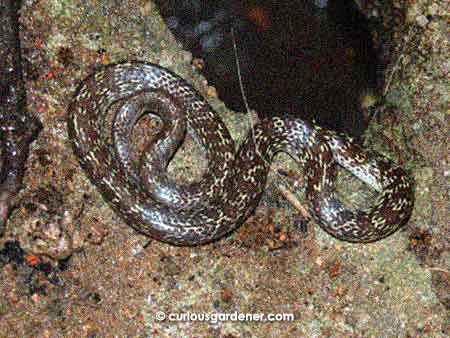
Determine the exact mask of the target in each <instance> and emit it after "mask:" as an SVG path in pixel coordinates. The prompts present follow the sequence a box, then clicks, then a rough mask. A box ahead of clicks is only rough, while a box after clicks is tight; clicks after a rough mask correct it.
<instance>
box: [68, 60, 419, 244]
mask: <svg viewBox="0 0 450 338" xmlns="http://www.w3.org/2000/svg"><path fill="white" fill-rule="evenodd" d="M149 111H150V112H152V114H155V115H157V116H158V118H159V119H160V120H161V121H162V127H161V128H160V131H159V134H158V137H157V138H156V140H152V141H149V142H147V144H145V150H144V151H143V152H142V154H141V157H140V160H139V161H134V160H133V156H132V155H131V153H132V148H133V145H132V144H131V134H132V131H133V128H134V126H135V125H136V123H137V122H138V120H139V119H140V118H141V117H142V116H143V115H144V114H145V113H146V112H149ZM68 130H69V136H70V138H71V140H72V143H73V148H74V151H75V153H76V155H77V156H78V158H79V161H80V164H81V166H82V168H83V169H84V170H85V172H86V173H87V176H88V177H89V178H90V180H91V181H92V182H93V184H94V185H96V187H97V188H98V189H99V190H100V192H101V193H102V195H103V197H104V198H105V200H106V201H107V202H108V203H109V204H110V205H111V207H112V208H113V209H114V210H115V211H116V212H117V213H118V214H120V215H121V217H122V218H123V219H124V220H125V221H126V222H127V223H128V224H129V225H130V226H132V227H133V228H135V229H136V230H138V231H139V232H141V233H144V234H146V235H149V236H151V237H153V238H155V239H158V240H160V241H164V242H168V243H171V244H175V245H197V244H202V243H207V242H210V241H213V240H216V239H218V238H220V237H222V236H224V235H225V234H227V233H229V232H231V231H232V230H234V229H236V228H237V227H238V226H239V225H241V224H242V223H243V222H244V221H245V219H246V218H248V217H249V216H250V214H251V213H252V212H253V210H254V209H255V208H256V206H257V205H258V202H259V200H260V198H261V195H262V193H263V192H264V188H265V182H266V178H267V174H268V172H269V169H270V168H269V166H270V162H271V161H272V158H273V157H274V156H275V155H276V154H277V153H279V152H285V153H287V154H288V155H290V156H291V157H292V158H293V159H294V160H296V162H298V163H299V165H301V166H303V168H304V174H305V182H306V190H305V191H306V200H307V203H308V206H309V208H310V210H311V214H312V217H313V218H314V219H315V221H316V222H317V223H318V224H319V225H320V226H321V227H322V229H324V230H325V231H326V232H328V233H329V234H331V235H333V236H335V237H336V238H338V239H342V240H345V241H350V242H371V241H377V240H380V239H382V238H385V237H386V236H388V235H390V234H392V233H393V232H395V231H396V230H397V229H399V228H400V227H401V226H402V225H404V224H405V223H406V221H407V220H408V218H409V217H410V215H411V211H412V207H413V189H412V179H411V178H410V177H408V175H407V174H406V173H405V171H404V170H403V169H401V168H400V167H398V166H395V165H394V164H393V163H391V162H390V161H388V160H387V159H385V158H383V157H381V156H380V155H376V154H372V153H369V152H368V151H366V150H364V149H363V148H361V147H360V146H359V145H357V144H355V143H354V142H353V141H352V139H351V138H349V137H347V136H345V135H340V134H337V133H335V132H333V131H329V130H325V129H322V128H321V127H319V126H317V125H315V124H314V123H310V122H307V121H304V120H302V119H299V118H296V117H292V116H289V115H283V116H278V117H272V118H267V119H263V120H261V121H259V122H258V123H257V124H256V125H255V126H254V129H253V133H249V134H248V136H247V137H246V138H245V139H244V141H243V142H242V144H241V145H240V147H239V148H238V149H237V151H236V149H235V143H234V141H233V139H232V138H231V136H230V134H229V131H228V129H227V127H226V126H225V124H224V123H223V121H222V120H221V119H220V118H219V117H218V115H217V113H216V112H214V111H213V110H212V108H211V107H210V106H209V104H208V103H207V102H206V100H205V99H204V98H203V97H202V96H200V95H199V94H198V93H197V92H196V91H195V90H194V89H193V88H192V87H191V85H189V84H188V83H187V82H186V81H185V80H183V79H182V78H180V77H179V76H177V75H176V74H174V73H172V72H171V71H169V70H167V69H165V68H162V67H160V66H157V65H154V64H150V63H143V62H126V63H120V64H115V65H111V66H107V67H103V68H101V69H98V70H97V71H95V72H94V73H93V74H91V75H90V76H88V77H87V78H86V79H85V80H83V81H82V82H81V84H80V86H79V87H78V89H77V91H76V94H75V96H74V98H73V100H72V102H71V104H70V106H69V118H68ZM186 130H187V131H188V132H192V133H193V135H194V137H195V139H196V140H197V141H198V142H199V143H200V144H201V146H202V147H203V149H204V151H205V156H206V159H207V161H208V168H207V169H206V171H205V173H204V174H203V176H202V178H201V179H200V180H199V181H198V182H195V183H192V184H186V185H179V184H176V183H175V182H174V181H173V180H172V179H171V178H170V177H169V176H168V174H167V171H166V169H167V165H168V163H169V161H170V158H171V157H172V156H173V154H174V153H175V152H176V150H177V148H178V147H179V145H180V143H181V142H182V141H183V138H184V135H185V132H186ZM136 162H138V164H136ZM338 166H341V167H343V168H344V169H346V170H348V171H350V172H351V173H352V174H354V175H355V176H356V177H358V178H359V179H361V180H362V181H364V182H365V183H366V184H368V185H369V186H370V187H371V188H373V189H374V190H376V191H377V192H378V197H377V199H376V201H375V202H374V204H373V205H372V206H370V207H368V208H367V209H364V210H352V209H350V208H347V207H346V206H344V204H343V203H342V202H341V201H340V200H339V198H338V196H337V194H336V192H335V180H336V171H337V167H338Z"/></svg>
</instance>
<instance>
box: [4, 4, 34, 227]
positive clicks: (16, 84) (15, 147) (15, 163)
mask: <svg viewBox="0 0 450 338" xmlns="http://www.w3.org/2000/svg"><path fill="white" fill-rule="evenodd" d="M21 4H22V1H19V0H0V235H1V234H2V233H3V231H4V229H5V225H6V221H7V218H8V216H9V214H10V211H11V209H12V208H13V207H14V205H15V204H16V202H17V200H18V192H19V190H20V188H21V187H22V181H23V177H24V174H25V163H26V161H27V158H28V153H29V150H30V149H29V147H30V144H31V143H32V142H33V141H34V140H35V139H36V138H37V136H38V134H39V132H40V131H41V129H42V124H41V122H40V121H39V119H38V118H37V117H36V116H35V115H34V114H33V113H32V112H30V111H27V109H26V91H25V84H24V80H23V74H22V73H23V72H22V53H21V49H20V39H19V27H20V23H19V10H20V7H21Z"/></svg>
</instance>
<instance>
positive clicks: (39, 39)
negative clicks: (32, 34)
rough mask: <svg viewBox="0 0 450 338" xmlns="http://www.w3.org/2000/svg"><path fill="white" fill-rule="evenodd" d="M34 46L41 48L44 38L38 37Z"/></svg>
mask: <svg viewBox="0 0 450 338" xmlns="http://www.w3.org/2000/svg"><path fill="white" fill-rule="evenodd" d="M34 47H36V48H37V49H41V47H42V40H41V38H39V37H38V38H36V40H35V41H34Z"/></svg>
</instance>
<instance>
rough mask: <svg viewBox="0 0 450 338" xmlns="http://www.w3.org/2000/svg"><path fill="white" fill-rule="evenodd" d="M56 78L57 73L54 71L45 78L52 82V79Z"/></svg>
mask: <svg viewBox="0 0 450 338" xmlns="http://www.w3.org/2000/svg"><path fill="white" fill-rule="evenodd" d="M54 77H55V73H53V71H51V70H50V71H49V72H48V73H47V74H46V75H45V78H46V79H47V80H51V79H53V78H54Z"/></svg>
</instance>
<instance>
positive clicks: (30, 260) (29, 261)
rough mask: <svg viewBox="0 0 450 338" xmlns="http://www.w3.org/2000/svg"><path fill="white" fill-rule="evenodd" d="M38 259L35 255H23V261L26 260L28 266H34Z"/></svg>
mask: <svg viewBox="0 0 450 338" xmlns="http://www.w3.org/2000/svg"><path fill="white" fill-rule="evenodd" d="M40 261H41V260H40V259H39V257H37V256H35V255H27V256H26V257H25V262H27V264H28V265H29V266H36V265H38V264H39V263H40Z"/></svg>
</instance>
